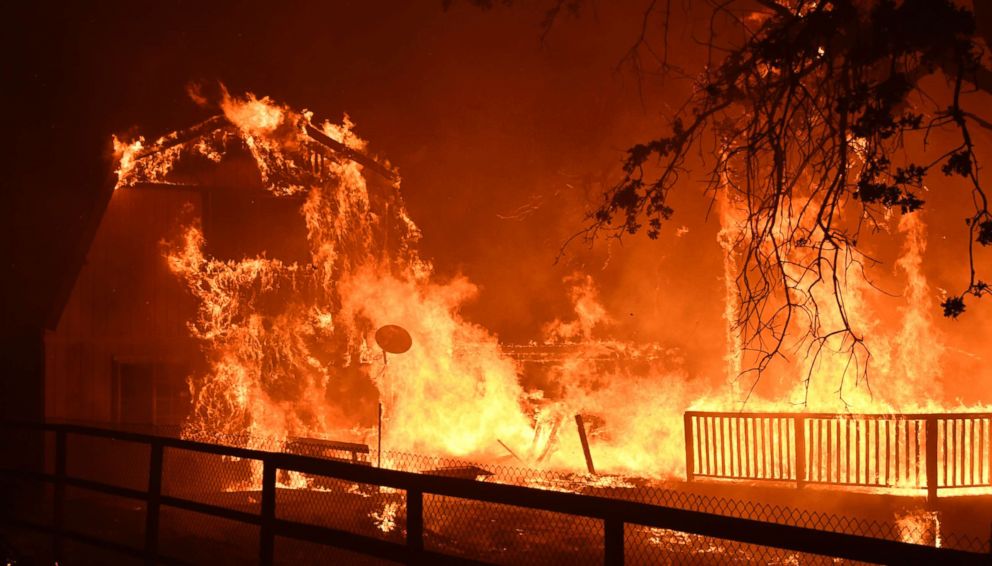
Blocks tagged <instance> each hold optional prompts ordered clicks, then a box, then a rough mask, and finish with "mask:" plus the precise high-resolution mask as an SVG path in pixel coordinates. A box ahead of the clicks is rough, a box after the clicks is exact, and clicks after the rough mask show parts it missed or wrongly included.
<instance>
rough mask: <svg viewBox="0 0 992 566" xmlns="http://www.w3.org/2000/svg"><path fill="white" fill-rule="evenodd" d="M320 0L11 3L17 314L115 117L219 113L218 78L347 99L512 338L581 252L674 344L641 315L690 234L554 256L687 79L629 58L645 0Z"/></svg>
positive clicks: (84, 202) (71, 217) (333, 109)
mask: <svg viewBox="0 0 992 566" xmlns="http://www.w3.org/2000/svg"><path fill="white" fill-rule="evenodd" d="M330 4H332V5H329V6H324V5H322V4H318V3H311V4H301V5H295V6H293V5H288V6H286V5H281V6H279V7H278V8H275V7H273V6H269V7H262V6H261V5H259V6H254V7H246V6H237V7H235V6H232V5H219V4H214V3H210V4H209V5H201V3H194V2H161V3H153V4H148V5H144V6H140V7H138V6H137V5H131V4H124V3H116V2H104V3H100V4H99V5H98V6H90V5H84V4H82V3H80V4H76V5H70V6H59V7H56V6H54V5H51V6H47V7H36V8H33V9H26V8H22V9H23V10H25V13H22V14H21V15H20V17H18V18H14V19H12V20H11V21H19V22H22V23H23V25H17V26H12V27H14V28H15V29H13V30H12V31H13V35H8V36H7V37H6V38H5V39H6V40H7V41H9V42H10V46H9V47H8V48H7V49H6V52H7V54H8V56H9V59H10V60H9V63H8V65H9V68H8V70H7V71H5V74H6V75H8V76H9V77H12V78H13V80H9V81H7V85H8V86H7V88H6V89H5V90H6V93H5V94H6V95H8V96H9V95H13V100H11V102H10V103H9V104H7V105H5V106H6V107H7V108H8V112H7V119H9V120H13V131H15V132H17V133H16V135H11V136H6V137H5V139H6V140H7V142H8V143H10V144H11V147H10V148H9V149H8V150H6V151H5V154H6V156H7V158H8V160H9V162H10V164H11V166H10V167H7V168H6V169H7V170H8V174H7V181H6V183H5V185H6V186H5V190H6V192H7V193H8V194H9V196H10V198H9V199H8V203H9V204H8V207H7V208H8V211H9V212H11V213H12V215H11V220H10V221H9V223H10V229H9V232H10V233H11V234H12V235H13V237H12V238H5V244H11V245H12V249H11V250H10V252H9V253H8V254H5V256H4V264H5V268H6V269H7V270H8V273H9V277H5V278H4V280H5V281H4V283H5V285H10V286H11V290H10V291H8V292H6V293H4V297H5V298H6V299H12V300H11V301H10V302H9V303H8V304H6V305H5V306H6V307H7V309H5V310H8V311H12V315H9V316H8V320H10V319H11V318H13V317H18V318H26V319H27V320H30V321H35V320H38V319H39V317H43V316H44V313H45V311H46V309H47V305H48V304H49V303H50V302H51V297H52V296H53V295H54V294H56V292H57V289H58V286H59V285H60V284H62V283H61V281H62V280H63V279H64V278H65V277H66V276H71V275H72V269H71V267H70V266H71V265H72V257H73V254H76V253H78V251H77V250H78V249H80V243H79V242H80V238H81V237H82V234H84V233H85V227H86V225H87V223H88V222H91V221H92V218H93V215H94V214H98V212H99V209H100V206H101V202H102V199H101V194H105V191H106V189H107V186H108V183H109V182H110V181H109V179H110V172H111V170H112V164H111V163H110V139H111V135H112V134H114V133H117V134H119V135H121V134H123V135H129V134H130V135H133V134H136V133H141V134H144V135H146V136H148V137H155V136H157V135H160V134H162V133H166V132H168V131H171V130H173V129H177V128H182V127H185V126H188V125H191V124H193V123H195V122H197V121H199V120H201V119H203V118H205V117H207V116H209V115H211V114H213V113H216V110H210V109H203V108H200V107H198V106H197V105H196V104H194V103H193V102H192V101H191V100H190V99H189V96H188V95H187V88H188V86H189V85H190V84H192V83H200V84H203V85H205V86H207V87H208V88H209V87H212V86H215V85H216V84H217V83H218V82H223V83H224V84H225V85H226V86H227V87H228V88H229V89H230V90H231V92H232V93H242V92H246V91H251V92H254V93H256V94H257V95H259V96H262V95H268V96H271V97H272V98H273V99H275V100H277V101H280V102H285V103H287V104H289V105H291V106H294V107H296V108H309V109H311V110H313V111H314V112H315V113H316V115H317V117H318V118H321V119H322V118H329V119H332V120H339V119H340V117H341V115H342V114H343V113H344V112H347V113H348V114H349V115H350V116H351V118H352V119H353V120H354V121H355V122H356V124H357V132H358V133H359V135H361V136H363V137H364V138H366V139H368V140H370V151H371V152H372V153H374V154H376V155H378V156H381V157H383V158H387V159H389V160H390V162H392V163H393V164H394V165H396V166H397V167H398V168H399V170H400V172H401V175H402V176H403V193H404V195H405V197H406V201H407V205H408V207H409V209H410V211H411V215H412V216H413V218H414V220H415V221H416V222H417V223H418V225H419V226H420V227H421V229H422V230H423V232H424V240H423V245H422V251H423V255H425V256H426V257H428V258H430V259H432V260H433V261H434V263H435V266H436V270H437V272H438V274H439V276H440V277H450V276H453V275H456V274H459V273H463V274H465V275H467V276H468V277H469V278H470V279H471V280H473V281H474V282H475V283H477V284H478V285H479V286H480V290H481V291H480V295H479V298H478V300H477V301H475V302H474V303H473V304H471V305H468V306H467V307H466V311H465V314H466V316H468V317H469V318H470V319H473V320H476V321H478V322H480V323H482V324H483V325H485V326H487V327H488V328H491V329H493V330H494V331H495V332H496V333H497V334H499V335H500V336H501V337H502V338H503V339H504V340H508V341H526V340H528V339H530V338H533V337H536V334H537V333H538V332H539V330H540V327H541V326H542V325H543V324H545V323H547V322H549V321H550V320H552V319H554V318H555V317H559V316H562V317H564V316H568V315H569V305H568V299H567V290H566V286H565V285H564V284H563V283H562V280H563V279H564V278H565V277H567V276H568V275H570V274H571V273H572V272H573V271H576V270H581V271H583V272H589V273H593V274H594V275H595V276H596V278H597V282H598V283H599V284H600V285H601V287H603V293H604V300H606V301H607V302H610V303H612V310H615V311H616V314H617V315H618V316H619V315H622V316H623V317H626V321H627V322H629V321H630V320H635V321H636V320H637V319H638V318H639V317H640V318H641V319H643V320H644V321H645V322H644V323H643V324H641V323H640V322H637V323H635V324H633V325H630V324H628V326H629V328H628V330H629V332H630V333H632V334H634V335H636V336H635V337H638V338H643V339H661V340H664V339H665V332H664V331H659V328H663V327H664V325H663V324H662V325H660V326H659V325H658V324H657V323H656V322H650V323H648V322H647V321H648V319H649V318H651V320H656V319H657V317H649V316H648V315H651V314H652V313H654V314H657V311H658V309H659V308H661V307H662V305H661V304H659V303H658V300H659V299H658V289H659V288H661V287H665V288H667V289H670V290H671V291H666V292H665V293H663V295H664V296H666V297H667V296H673V293H675V292H676V291H677V290H678V289H679V288H683V289H685V288H692V287H695V286H696V285H694V284H692V283H691V281H690V280H688V279H687V278H680V277H679V276H678V274H677V273H672V272H668V271H666V270H665V268H664V266H663V265H662V263H660V262H659V260H660V258H662V257H665V256H676V257H677V256H679V254H682V255H683V256H685V257H686V258H688V256H687V255H686V254H693V252H691V251H690V250H689V248H688V247H687V246H685V245H683V246H681V247H680V246H679V245H674V246H669V247H668V248H667V249H664V250H663V249H661V248H659V247H657V246H644V245H643V244H638V243H637V242H633V241H631V242H627V243H626V244H625V245H624V247H623V248H621V247H619V246H617V245H615V244H609V245H607V244H600V245H597V247H596V248H595V249H593V250H592V251H591V252H590V251H589V250H587V248H586V246H584V245H579V246H576V247H573V248H571V249H570V250H569V253H568V254H567V255H566V256H565V258H564V259H563V260H562V261H560V262H558V263H557V264H556V263H555V258H556V256H557V253H558V250H559V247H560V246H561V244H562V243H563V242H564V241H565V239H566V238H567V237H568V236H569V235H571V234H572V233H574V232H575V231H576V230H578V229H579V228H581V227H582V222H583V215H584V212H585V210H586V209H587V208H588V207H590V206H592V205H593V204H594V203H595V202H596V199H598V198H599V194H600V192H601V190H602V187H603V183H604V182H606V183H608V182H610V181H612V180H613V179H615V178H616V176H617V175H618V174H619V163H620V159H621V158H622V157H623V151H624V149H625V148H626V147H627V146H628V145H630V144H631V143H632V142H635V141H639V140H640V139H644V138H645V137H647V136H648V135H650V133H651V132H652V131H653V128H655V129H656V128H659V127H661V126H663V124H664V119H665V116H666V112H670V111H671V108H668V107H666V101H667V99H669V98H670V99H671V100H672V101H673V102H672V103H674V101H676V100H677V98H678V97H679V96H684V95H685V93H686V92H687V88H688V84H687V83H684V82H683V83H681V84H680V83H678V82H674V83H673V82H669V83H667V84H664V85H662V84H660V83H658V82H657V81H656V80H655V79H652V78H651V77H647V78H641V80H638V79H637V78H636V77H634V76H633V75H632V74H631V73H630V72H628V71H626V70H625V69H623V68H621V67H618V65H619V63H620V62H621V60H622V59H623V56H624V54H625V52H626V51H627V50H628V49H629V47H630V46H631V44H632V41H633V38H634V37H635V35H633V34H636V32H637V30H638V28H639V25H640V15H641V11H642V10H643V5H642V4H643V3H641V2H628V3H626V5H625V6H613V5H610V6H603V5H600V4H599V3H591V4H589V5H587V6H586V7H585V9H584V10H583V11H582V12H580V13H579V14H578V15H577V16H574V17H573V16H570V15H564V16H563V17H561V18H559V20H558V21H557V22H556V24H555V27H554V28H553V29H552V30H551V33H550V34H548V35H547V37H545V38H544V39H543V41H542V29H541V21H542V19H543V17H544V10H545V9H546V7H545V6H544V5H542V4H540V3H536V4H533V5H531V4H528V5H527V6H512V7H504V6H498V7H496V8H494V9H491V10H483V9H479V8H476V7H474V6H471V5H469V4H468V3H455V4H454V5H453V6H451V7H450V8H448V9H447V10H445V9H444V7H443V6H442V3H441V2H439V1H438V2H418V3H406V2H334V3H330ZM686 39H688V38H686ZM686 200H687V201H688V202H687V204H686V206H687V207H688V208H689V210H685V211H684V212H685V215H684V216H685V218H677V219H676V220H677V221H678V222H677V223H675V224H674V225H673V226H672V227H670V232H669V236H672V238H673V241H674V236H673V234H674V232H675V230H676V228H678V227H680V226H681V225H683V224H686V223H690V222H691V223H694V227H695V225H699V226H701V227H702V228H701V230H702V231H701V232H699V231H692V232H690V234H691V236H690V237H687V238H683V239H679V242H677V244H681V243H682V241H683V240H691V239H692V237H698V238H699V241H701V242H703V243H704V244H705V245H706V246H709V247H710V248H712V249H711V251H712V252H713V254H714V255H713V257H712V258H711V259H710V261H711V262H712V268H713V269H718V266H719V263H718V261H719V258H718V257H717V256H716V255H715V253H716V249H717V248H716V246H715V243H714V240H713V239H712V235H713V233H714V231H715V229H716V227H715V226H709V227H708V228H707V227H706V225H705V224H704V223H703V222H702V220H703V215H702V214H701V213H702V212H703V211H704V210H705V206H706V204H707V203H706V202H705V201H704V200H703V199H686ZM10 203H12V204H10ZM680 212H683V211H682V210H680ZM521 213H523V214H521ZM83 247H84V246H83ZM638 253H639V254H641V255H643V257H644V258H649V262H648V263H645V262H639V265H640V270H641V271H640V272H637V273H631V272H630V270H629V269H626V268H625V267H624V265H625V263H624V262H623V261H618V260H622V259H623V258H625V257H635V256H636V255H637V254H638ZM694 255H698V254H694ZM607 256H609V261H607ZM693 261H695V259H693ZM645 274H646V276H645ZM710 283H711V285H710V287H711V288H712V289H718V282H717V281H716V280H715V278H714V279H713V281H711V282H710ZM614 289H615V291H614ZM14 297H16V300H14V299H13V298H14ZM645 297H647V298H645ZM662 302H664V299H662ZM679 304H681V302H679ZM679 308H680V307H679ZM693 308H695V307H693ZM719 308H720V306H719V305H717V304H715V303H714V304H713V305H711V306H710V307H709V309H708V310H706V309H703V310H704V311H705V312H704V313H703V314H705V315H718V313H719Z"/></svg>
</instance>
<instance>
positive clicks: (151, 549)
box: [145, 442, 163, 564]
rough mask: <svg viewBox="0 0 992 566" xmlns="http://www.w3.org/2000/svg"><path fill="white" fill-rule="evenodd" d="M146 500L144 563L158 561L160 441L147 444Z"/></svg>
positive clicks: (160, 475) (160, 492) (160, 473)
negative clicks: (149, 451)
mask: <svg viewBox="0 0 992 566" xmlns="http://www.w3.org/2000/svg"><path fill="white" fill-rule="evenodd" d="M149 448H150V449H151V454H150V458H149V462H148V500H147V501H146V502H145V563H146V564H157V563H158V526H159V508H160V507H161V505H160V501H161V496H162V451H163V447H162V444H161V443H160V442H153V443H152V444H150V445H149Z"/></svg>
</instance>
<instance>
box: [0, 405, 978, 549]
mask: <svg viewBox="0 0 992 566" xmlns="http://www.w3.org/2000/svg"><path fill="white" fill-rule="evenodd" d="M2 426H3V427H4V428H6V429H7V430H4V434H5V435H10V434H14V433H13V432H12V431H11V427H19V428H21V429H31V430H36V431H38V430H40V431H45V432H46V433H49V434H52V435H54V471H53V472H52V473H46V472H41V471H34V470H18V469H12V468H3V469H2V470H0V476H4V477H15V478H18V477H19V478H22V479H24V478H26V479H30V480H35V481H40V482H45V483H48V484H50V485H52V486H53V488H54V489H53V491H54V497H53V498H52V506H53V509H52V517H53V520H52V524H51V525H44V524H37V523H31V522H27V521H22V520H18V519H15V518H12V517H9V516H3V517H2V519H3V521H4V522H5V523H7V524H8V526H13V527H19V528H26V529H30V530H35V531H40V532H43V533H49V534H51V535H52V537H53V543H54V549H55V556H56V559H61V558H63V556H64V551H63V550H62V544H63V541H65V540H73V541H77V542H82V543H85V544H90V545H97V546H101V547H103V548H107V549H111V550H113V551H117V552H121V553H124V554H128V555H131V556H134V557H137V558H140V559H143V560H144V561H145V562H146V563H149V564H153V563H169V562H176V561H175V560H174V559H171V558H169V557H168V556H163V554H162V552H161V551H160V539H159V533H160V514H161V511H162V509H164V508H175V509H181V510H185V511H189V512H193V513H198V514H203V515H208V516H213V517H219V518H222V519H226V520H228V521H234V522H238V523H244V524H248V525H255V526H257V527H258V532H259V534H258V548H259V551H258V561H259V563H260V564H265V565H268V564H272V563H273V561H274V555H275V546H274V542H275V539H276V537H281V539H295V540H299V541H306V542H309V543H315V544H317V545H329V546H332V547H337V548H340V549H346V550H348V551H352V552H357V553H361V554H365V555H369V556H373V557H377V558H382V559H386V560H393V561H398V562H405V563H414V564H425V563H429V564H443V563H478V561H476V560H472V559H468V558H458V557H455V556H450V555H447V554H444V553H442V552H438V551H433V550H429V549H426V548H425V523H424V521H425V516H426V517H428V518H431V517H430V515H431V513H438V512H441V511H439V509H443V508H440V507H438V506H434V505H432V507H431V508H430V509H431V511H430V513H425V505H424V498H425V496H429V497H432V498H435V497H438V496H441V497H447V498H457V499H458V500H461V501H466V502H469V503H472V504H473V505H479V504H485V505H492V506H494V507H500V508H503V507H512V508H520V509H528V510H541V511H547V512H554V513H558V514H564V515H565V516H571V517H575V518H585V520H590V519H591V520H593V521H595V522H598V523H599V524H600V525H601V527H602V528H601V530H597V531H596V534H594V535H590V536H598V537H601V539H600V540H602V549H603V551H602V552H603V553H602V557H603V561H604V563H606V564H623V563H624V559H625V536H626V537H627V538H629V536H630V532H631V531H630V527H631V526H637V525H639V526H644V527H650V528H654V529H662V530H664V532H671V533H685V534H689V535H694V536H701V537H712V538H714V539H721V540H723V541H732V542H735V543H744V544H747V545H760V546H761V547H770V548H775V549H785V550H789V551H795V552H801V553H809V554H814V555H822V556H831V557H836V558H843V559H849V560H856V561H865V562H878V563H893V562H896V563H931V562H937V561H950V562H954V563H961V564H966V563H975V564H978V563H982V564H984V563H988V561H989V555H988V554H984V553H977V552H968V551H963V550H954V549H946V548H935V547H932V546H926V545H918V544H910V543H905V542H897V541H893V540H885V539H877V538H871V537H867V536H862V535H854V534H846V533H838V532H830V531H822V530H816V529H811V528H805V527H797V526H791V525H783V524H777V523H769V522H764V521H757V520H752V519H745V518H739V517H729V516H723V515H717V514H712V513H706V512H700V511H692V510H685V509H678V508H672V507H664V506H658V505H651V504H646V503H640V502H635V501H626V500H618V499H609V498H604V497H598V496H589V495H579V494H575V493H565V492H558V491H547V490H540V489H533V488H528V487H521V486H516V485H504V484H492V483H486V482H478V481H472V480H466V479H459V478H451V477H441V476H432V475H425V474H417V473H410V472H403V471H397V470H389V469H381V468H374V467H370V466H367V465H355V464H352V463H349V462H343V461H335V460H326V459H320V458H313V457H307V456H301V455H297V454H289V453H278V452H264V451H258V450H250V449H244V448H236V447H231V446H222V445H214V444H207V443H202V442H193V441H188V440H181V439H176V438H166V437H159V436H150V435H144V434H136V433H129V432H122V431H114V430H106V429H100V428H93V427H85V426H76V425H64V424H24V423H19V424H11V423H2ZM83 439H87V440H93V439H107V440H112V441H123V442H127V443H134V444H136V445H139V446H142V447H144V448H146V449H147V452H148V460H147V462H122V463H120V465H122V466H127V465H130V466H132V467H137V464H141V465H144V464H147V486H146V488H144V489H136V488H134V487H121V486H117V485H111V484H108V483H104V482H101V481H95V480H93V479H84V478H81V477H76V476H71V475H69V474H67V467H66V458H67V456H66V455H67V452H69V449H70V447H71V446H72V444H73V443H76V442H80V441H82V440H83ZM84 446H85V444H84ZM172 452H185V453H198V454H206V455H214V456H220V457H223V458H225V461H232V460H234V461H236V462H244V461H247V462H248V463H250V464H253V465H258V466H260V467H261V478H260V494H261V495H260V505H259V506H258V511H257V512H249V511H244V510H237V509H232V508H230V507H225V506H221V505H215V504H210V503H204V502H202V501H195V500H193V499H187V498H183V497H178V496H175V495H170V493H171V492H169V491H167V490H163V463H164V462H166V461H168V460H170V459H171V458H172V457H173V456H172V455H171V453H172ZM74 454H78V452H75V453H74ZM167 455H169V458H166V456H167ZM280 471H289V472H296V473H302V474H306V475H308V476H321V477H325V478H336V479H338V480H344V481H347V482H355V483H356V484H370V485H374V486H379V488H382V489H391V490H401V491H402V492H403V493H404V494H405V496H404V497H403V502H404V503H405V521H404V522H405V525H404V526H405V535H404V536H403V539H402V542H396V541H389V540H382V539H380V538H375V537H372V536H365V535H362V534H357V533H355V532H351V531H348V530H345V529H339V528H331V527H328V526H323V525H319V524H313V523H308V522H304V521H297V520H290V519H286V518H283V516H282V515H279V514H277V498H276V487H277V473H278V472H280ZM185 479H186V480H187V481H193V480H194V479H195V478H191V477H186V478H185ZM66 488H72V489H76V490H88V491H90V492H98V493H102V494H107V495H110V496H116V497H122V498H128V499H131V500H137V501H140V502H143V503H144V508H145V517H144V520H145V525H144V541H143V542H144V543H143V545H142V547H140V548H137V547H132V546H127V545H124V544H120V543H115V542H110V541H106V540H101V539H99V538H97V537H94V536H90V535H86V534H82V533H79V532H75V531H72V530H70V529H68V528H67V527H66V524H65V519H66V509H65V505H66ZM281 498H282V496H280V500H281ZM473 509H475V510H474V511H473V512H475V513H477V512H479V511H478V509H480V508H479V507H475V508H473ZM625 527H626V530H625ZM600 533H601V534H600ZM625 533H626V534H625ZM552 536H553V533H552Z"/></svg>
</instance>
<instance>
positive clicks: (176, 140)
mask: <svg viewBox="0 0 992 566" xmlns="http://www.w3.org/2000/svg"><path fill="white" fill-rule="evenodd" d="M236 128H237V126H235V125H234V124H233V123H232V122H231V121H230V120H228V119H227V117H226V116H224V115H217V116H213V117H211V118H209V119H207V120H204V121H203V122H200V123H199V124H196V125H194V126H192V127H189V128H186V129H185V130H178V131H176V132H173V133H172V134H169V135H168V136H165V137H163V138H161V139H160V140H158V141H157V142H156V143H154V144H152V145H151V146H149V147H148V148H144V149H142V150H140V151H139V152H137V153H136V154H135V156H134V160H135V161H136V162H140V161H142V160H145V159H148V158H150V157H152V156H155V155H159V154H161V153H162V152H165V151H168V150H170V149H172V148H175V147H177V146H180V145H182V144H185V143H188V142H191V141H194V140H197V139H200V138H204V137H206V136H209V135H214V134H217V133H222V132H225V131H230V132H234V131H235V130H236ZM303 131H304V132H305V133H306V135H307V136H308V138H309V139H310V140H311V141H313V142H316V143H317V144H319V146H320V147H322V148H324V149H325V151H326V152H328V153H330V154H331V155H333V156H335V157H337V158H340V159H344V160H349V161H354V162H355V163H358V164H359V165H361V166H362V167H364V168H365V170H368V171H373V172H375V173H376V174H378V175H380V176H382V177H383V178H384V179H386V180H387V181H388V182H390V183H395V182H398V180H399V175H398V174H397V173H396V171H395V170H393V169H391V168H390V167H388V166H386V165H383V164H382V163H380V162H378V161H376V160H375V159H373V158H371V157H369V156H367V155H365V154H363V153H361V152H360V151H357V150H355V149H353V148H351V147H348V146H347V145H345V144H343V143H341V142H339V141H337V140H335V139H333V138H331V137H330V136H328V135H327V134H325V133H324V132H322V131H321V130H320V129H318V128H316V127H315V126H313V125H312V124H310V123H309V122H308V123H305V124H303ZM118 184H119V182H118V175H117V174H116V173H109V174H108V176H107V178H106V180H105V181H104V182H103V185H102V188H101V190H100V196H99V198H98V199H97V203H96V205H95V207H94V209H93V211H92V213H91V214H89V215H88V216H87V221H86V224H85V226H84V229H83V233H82V235H81V237H80V238H79V239H78V240H77V242H76V245H75V246H74V249H73V251H72V254H71V255H70V260H69V262H70V265H68V266H67V270H66V272H65V277H64V278H62V280H61V281H60V282H59V285H58V287H57V289H56V293H55V296H54V297H53V299H52V301H51V303H50V305H49V307H50V308H49V309H48V312H47V316H46V317H45V321H44V328H45V329H47V330H55V328H56V327H57V326H58V323H59V319H60V318H61V317H62V312H63V311H64V310H65V307H66V304H68V302H69V297H70V295H71V294H72V289H73V287H74V286H75V285H76V281H77V279H78V278H79V274H80V272H81V271H82V268H83V265H85V264H86V256H87V254H88V253H89V250H90V247H91V246H92V244H93V240H94V238H95V237H96V233H97V230H98V229H99V227H100V222H101V220H102V219H103V216H104V214H105V213H106V211H107V208H108V206H109V205H110V200H111V198H112V197H113V194H114V191H115V190H116V189H117V187H118Z"/></svg>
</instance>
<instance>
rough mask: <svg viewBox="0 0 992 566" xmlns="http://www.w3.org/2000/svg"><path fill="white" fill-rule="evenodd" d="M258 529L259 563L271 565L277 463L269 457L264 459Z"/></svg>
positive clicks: (273, 555) (273, 546)
mask: <svg viewBox="0 0 992 566" xmlns="http://www.w3.org/2000/svg"><path fill="white" fill-rule="evenodd" d="M260 518H261V525H260V527H259V530H258V535H259V541H258V563H259V564H261V565H262V566H271V564H272V563H273V561H274V560H275V542H276V536H275V521H276V464H275V462H273V461H271V460H270V459H269V458H266V459H264V460H262V508H261V517H260Z"/></svg>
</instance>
